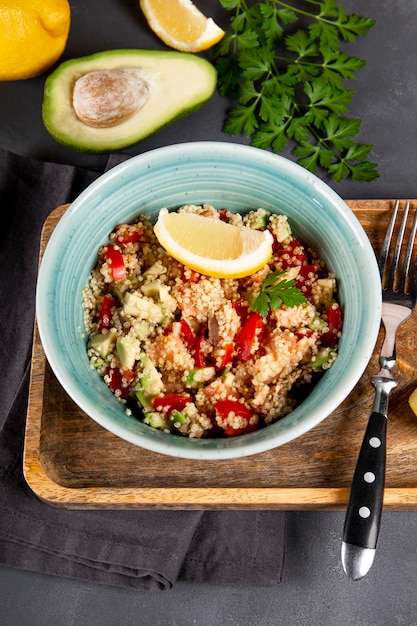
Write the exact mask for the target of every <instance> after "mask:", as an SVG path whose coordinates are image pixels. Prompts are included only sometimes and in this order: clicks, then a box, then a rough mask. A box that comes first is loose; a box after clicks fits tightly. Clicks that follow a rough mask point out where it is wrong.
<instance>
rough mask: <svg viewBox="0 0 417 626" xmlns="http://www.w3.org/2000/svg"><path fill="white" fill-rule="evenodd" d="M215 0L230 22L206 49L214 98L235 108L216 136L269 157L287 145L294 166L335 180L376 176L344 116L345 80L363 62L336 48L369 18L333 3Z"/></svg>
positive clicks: (364, 28) (354, 124)
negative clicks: (214, 78) (242, 137)
mask: <svg viewBox="0 0 417 626" xmlns="http://www.w3.org/2000/svg"><path fill="white" fill-rule="evenodd" d="M220 2H221V4H222V5H223V7H224V8H225V9H227V10H228V11H230V12H231V13H232V16H231V18H230V29H229V30H228V31H227V32H226V35H225V37H224V38H223V39H222V40H221V42H220V43H219V44H218V45H217V46H216V47H215V49H214V57H215V63H216V67H217V71H218V85H219V93H220V95H221V96H232V97H233V98H235V102H236V104H235V105H234V106H233V108H232V109H231V110H230V112H229V113H228V116H227V119H226V121H225V124H224V127H223V131H224V132H226V133H228V134H231V135H238V134H242V133H243V134H246V135H247V136H248V137H250V139H251V145H253V146H256V147H258V148H264V149H272V151H274V152H280V151H281V150H283V149H284V148H285V147H286V146H287V144H288V143H289V142H290V144H292V145H294V144H295V147H294V148H293V149H292V153H293V154H294V155H295V156H296V157H297V162H298V163H299V164H300V165H302V166H303V167H305V168H306V169H308V170H310V171H311V172H313V173H316V171H317V169H318V168H322V169H324V170H325V171H327V172H328V173H329V174H330V175H331V176H332V177H333V178H334V179H335V180H336V181H341V180H343V179H344V178H346V177H351V178H352V179H354V180H363V181H371V180H374V179H375V178H377V177H378V175H379V174H378V171H377V165H376V163H372V162H370V161H369V160H368V156H369V154H370V152H371V151H372V148H373V146H372V145H369V144H362V143H358V142H357V141H355V138H356V136H357V135H358V134H359V132H360V127H361V120H360V119H351V118H348V117H346V116H345V114H346V113H348V110H349V107H348V105H349V104H350V102H351V101H352V98H353V95H354V91H353V90H352V89H348V88H347V87H346V85H345V81H346V80H350V79H353V78H355V74H356V72H357V71H358V70H360V69H361V68H362V67H363V66H364V65H365V61H364V60H362V59H359V58H358V57H355V56H349V55H348V54H347V53H346V52H344V51H342V50H341V49H340V44H341V42H342V41H348V42H353V41H355V39H356V38H357V37H358V36H360V35H365V34H366V33H367V32H368V31H369V29H370V28H371V27H372V26H373V25H374V23H375V22H374V20H372V19H370V18H367V17H363V16H359V15H356V14H353V15H347V14H346V12H345V10H344V9H343V8H342V7H341V6H339V5H338V4H337V2H336V0H322V1H321V0H304V1H303V2H301V1H300V2H296V1H295V0H292V2H291V0H290V2H281V1H280V0H264V1H263V2H246V0H220ZM303 6H304V7H305V8H304V9H303V8H301V7H303ZM309 8H310V9H311V10H307V9H309Z"/></svg>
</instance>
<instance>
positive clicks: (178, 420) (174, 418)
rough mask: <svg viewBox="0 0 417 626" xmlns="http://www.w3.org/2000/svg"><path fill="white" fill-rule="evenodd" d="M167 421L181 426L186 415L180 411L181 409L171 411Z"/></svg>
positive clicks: (184, 422) (185, 419)
mask: <svg viewBox="0 0 417 626" xmlns="http://www.w3.org/2000/svg"><path fill="white" fill-rule="evenodd" d="M169 421H170V423H171V424H173V425H174V426H177V424H178V425H179V426H182V424H186V423H187V416H186V415H184V413H182V411H173V412H172V413H171V415H170V416H169Z"/></svg>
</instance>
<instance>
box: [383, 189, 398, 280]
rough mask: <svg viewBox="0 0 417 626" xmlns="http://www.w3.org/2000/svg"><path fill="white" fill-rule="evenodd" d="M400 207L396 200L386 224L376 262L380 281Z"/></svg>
mask: <svg viewBox="0 0 417 626" xmlns="http://www.w3.org/2000/svg"><path fill="white" fill-rule="evenodd" d="M399 206H400V201H399V200H397V201H396V203H395V205H394V208H393V210H392V213H391V219H390V222H389V224H388V228H387V232H386V234H385V239H384V243H383V244H382V250H381V255H380V257H379V260H378V267H379V274H380V276H381V280H383V278H384V271H385V267H386V264H387V259H388V253H389V249H390V246H391V239H392V233H393V232H394V226H395V221H396V219H397V213H398V207H399Z"/></svg>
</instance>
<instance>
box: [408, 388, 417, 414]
mask: <svg viewBox="0 0 417 626" xmlns="http://www.w3.org/2000/svg"><path fill="white" fill-rule="evenodd" d="M408 404H409V405H410V407H411V410H412V411H413V413H414V414H415V415H417V389H414V391H413V393H412V394H411V396H410V397H409V398H408Z"/></svg>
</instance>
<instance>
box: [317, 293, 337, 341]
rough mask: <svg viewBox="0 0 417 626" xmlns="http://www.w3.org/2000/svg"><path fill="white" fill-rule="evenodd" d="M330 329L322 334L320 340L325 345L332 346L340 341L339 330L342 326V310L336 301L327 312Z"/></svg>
mask: <svg viewBox="0 0 417 626" xmlns="http://www.w3.org/2000/svg"><path fill="white" fill-rule="evenodd" d="M326 316H327V320H326V321H327V326H328V327H329V330H328V331H326V332H325V333H323V334H322V336H321V338H320V341H321V343H322V345H323V346H327V347H332V346H335V345H336V344H337V342H338V339H339V337H338V334H339V330H340V329H341V327H342V312H341V310H340V307H339V305H338V304H336V303H334V304H332V306H331V307H330V309H329V310H328V311H327V313H326Z"/></svg>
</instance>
